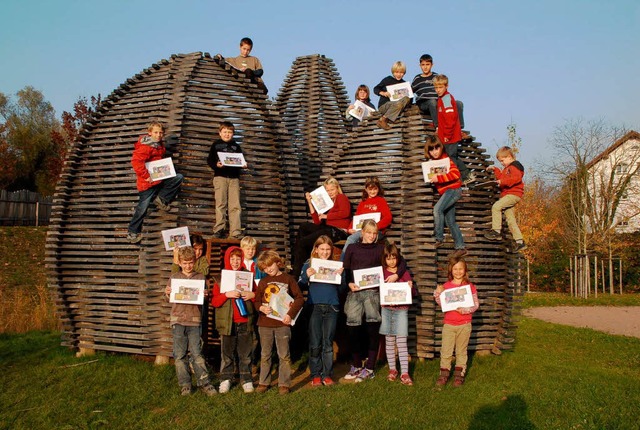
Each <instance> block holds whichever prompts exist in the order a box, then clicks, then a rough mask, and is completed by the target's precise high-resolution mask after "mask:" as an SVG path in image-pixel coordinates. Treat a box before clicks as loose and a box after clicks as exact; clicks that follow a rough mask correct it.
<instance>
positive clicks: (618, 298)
mask: <svg viewBox="0 0 640 430" xmlns="http://www.w3.org/2000/svg"><path fill="white" fill-rule="evenodd" d="M540 306H640V294H609V293H606V294H601V293H598V297H597V298H596V297H595V296H593V295H591V296H589V297H588V298H586V299H583V298H578V297H571V296H570V295H569V294H566V293H526V294H525V296H524V299H523V301H522V307H524V308H533V307H540Z"/></svg>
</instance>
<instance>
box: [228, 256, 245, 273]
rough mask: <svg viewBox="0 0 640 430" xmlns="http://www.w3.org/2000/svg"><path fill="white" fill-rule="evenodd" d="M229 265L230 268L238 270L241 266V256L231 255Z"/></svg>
mask: <svg viewBox="0 0 640 430" xmlns="http://www.w3.org/2000/svg"><path fill="white" fill-rule="evenodd" d="M229 265H230V266H231V270H240V267H241V266H242V257H240V256H239V255H232V256H231V257H229Z"/></svg>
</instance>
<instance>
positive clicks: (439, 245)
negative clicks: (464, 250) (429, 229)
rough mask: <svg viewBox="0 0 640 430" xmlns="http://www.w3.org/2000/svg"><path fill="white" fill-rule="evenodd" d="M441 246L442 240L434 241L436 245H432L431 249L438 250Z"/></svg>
mask: <svg viewBox="0 0 640 430" xmlns="http://www.w3.org/2000/svg"><path fill="white" fill-rule="evenodd" d="M443 244H444V240H441V239H436V243H434V244H433V247H434V248H435V249H438V248H440V247H441V246H442V245H443Z"/></svg>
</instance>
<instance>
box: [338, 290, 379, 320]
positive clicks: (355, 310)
mask: <svg viewBox="0 0 640 430" xmlns="http://www.w3.org/2000/svg"><path fill="white" fill-rule="evenodd" d="M344 313H345V314H346V315H347V325H348V326H358V325H361V324H362V315H364V316H365V321H366V322H369V323H379V322H380V321H382V316H381V315H380V290H379V289H378V288H369V289H366V290H360V291H355V292H354V291H349V294H347V301H346V302H345V303H344Z"/></svg>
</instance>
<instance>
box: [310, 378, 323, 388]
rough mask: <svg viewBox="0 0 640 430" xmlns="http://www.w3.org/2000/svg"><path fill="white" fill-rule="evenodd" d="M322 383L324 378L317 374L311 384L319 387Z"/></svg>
mask: <svg viewBox="0 0 640 430" xmlns="http://www.w3.org/2000/svg"><path fill="white" fill-rule="evenodd" d="M321 385H322V379H320V377H319V376H316V377H315V378H313V379H312V380H311V386H312V387H319V386H321Z"/></svg>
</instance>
